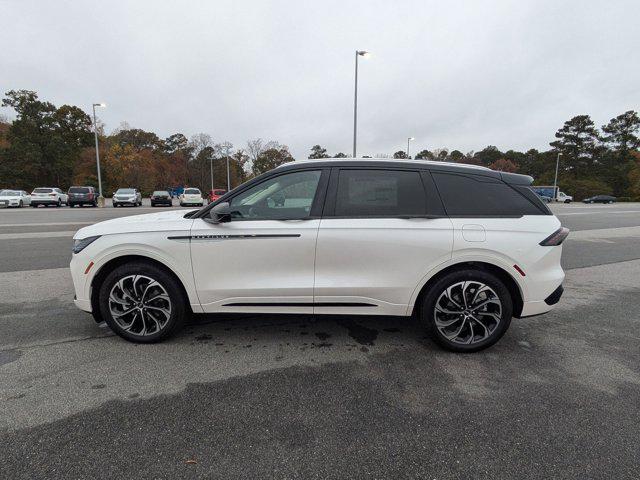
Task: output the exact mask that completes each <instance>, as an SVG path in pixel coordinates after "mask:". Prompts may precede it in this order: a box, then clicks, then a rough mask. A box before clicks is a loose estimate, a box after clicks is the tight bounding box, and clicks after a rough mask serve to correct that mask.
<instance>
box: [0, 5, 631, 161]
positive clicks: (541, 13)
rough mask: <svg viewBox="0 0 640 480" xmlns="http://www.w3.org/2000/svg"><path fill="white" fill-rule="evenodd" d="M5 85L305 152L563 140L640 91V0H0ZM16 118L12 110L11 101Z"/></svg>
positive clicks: (104, 114) (146, 121)
mask: <svg viewBox="0 0 640 480" xmlns="http://www.w3.org/2000/svg"><path fill="white" fill-rule="evenodd" d="M0 12H1V14H0V15H1V18H2V20H1V27H0V88H2V91H3V92H6V91H8V90H10V89H29V90H35V91H37V92H38V94H39V95H40V97H41V98H42V99H44V100H49V101H52V102H53V103H54V104H56V105H60V104H63V103H69V104H73V105H78V106H80V107H82V108H84V109H85V110H86V111H87V112H89V111H90V108H91V107H90V106H91V103H92V102H94V101H95V102H98V101H104V102H106V103H107V104H108V108H107V109H104V110H101V111H100V113H99V115H100V117H101V118H102V120H103V121H104V122H105V123H106V127H107V131H111V130H113V129H114V128H116V127H118V125H119V124H120V122H123V121H126V122H127V123H128V124H129V125H131V126H132V127H137V128H142V129H144V130H150V131H154V132H156V133H157V134H158V135H160V136H161V137H166V136H168V135H170V134H172V133H176V132H181V133H184V134H185V135H187V136H191V135H193V134H195V133H200V132H206V133H209V134H211V135H212V137H213V138H214V140H216V141H220V142H221V141H224V140H229V141H231V142H233V143H234V145H235V146H242V145H244V144H245V142H246V140H247V139H250V138H256V137H262V138H264V139H267V140H277V141H279V142H281V143H284V144H286V145H289V147H290V149H291V152H292V153H293V155H294V156H296V157H299V158H306V156H307V155H308V151H309V148H310V147H311V146H312V145H314V144H317V143H319V144H321V145H323V146H324V147H326V148H327V149H328V151H329V153H332V154H333V153H336V152H339V151H342V152H345V153H350V152H351V143H352V135H353V84H354V51H355V50H356V49H364V50H370V51H371V52H372V54H373V55H372V57H371V58H369V59H366V60H361V61H360V84H359V109H358V125H359V128H358V132H359V134H358V139H359V141H358V153H359V154H360V155H365V154H370V155H373V154H379V153H388V154H391V153H393V152H394V151H396V150H400V149H402V150H404V149H406V139H407V137H408V136H414V137H416V140H415V142H413V143H412V147H411V149H412V152H415V151H417V150H421V149H423V148H427V149H430V150H432V149H435V148H442V147H447V148H449V149H453V148H457V149H460V150H462V151H464V152H467V151H469V150H480V149H482V148H484V147H485V146H486V145H489V144H491V145H496V146H498V147H499V148H500V149H502V150H507V149H510V148H513V149H528V148H530V147H534V148H539V149H547V148H549V147H548V143H549V141H551V140H553V134H554V132H555V131H556V130H557V129H558V128H559V127H561V126H562V124H563V122H564V121H565V120H567V119H569V118H571V117H572V116H574V115H578V114H585V113H586V114H590V115H591V116H592V118H593V119H594V121H595V122H596V124H597V125H598V126H600V125H602V124H603V123H605V122H607V121H608V120H609V119H610V118H612V117H613V116H615V115H618V114H620V113H622V112H624V111H626V110H629V109H634V110H637V109H638V108H639V105H638V102H639V101H640V66H639V63H638V58H639V55H640V28H639V19H640V2H639V1H638V0H630V1H615V0H611V1H588V0H582V1H575V2H573V1H557V0H554V1H534V0H532V1H524V0H513V1H488V0H487V1H466V2H463V1H459V2H456V1H445V0H439V1H425V0H422V1H420V0H417V1H362V2H356V1H352V2H350V1H345V0H339V1H333V0H322V1H315V2H311V1H309V2H307V1H301V0H299V1H242V0H234V1H221V0H215V1H200V2H197V1H189V2H186V1H185V2H169V1H161V0H153V1H141V0H138V1H135V2H134V1H129V2H125V1H110V0H102V1H95V2H94V1H79V0H78V1H74V2H71V1H60V0H58V1H45V0H41V1H29V0H0ZM0 114H4V115H8V116H9V117H10V118H11V115H10V112H9V111H8V110H7V109H0Z"/></svg>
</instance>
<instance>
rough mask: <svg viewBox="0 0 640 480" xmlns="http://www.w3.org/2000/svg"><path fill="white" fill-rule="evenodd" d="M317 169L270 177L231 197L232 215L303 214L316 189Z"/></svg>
mask: <svg viewBox="0 0 640 480" xmlns="http://www.w3.org/2000/svg"><path fill="white" fill-rule="evenodd" d="M320 174H321V171H320V170H314V171H308V172H307V171H305V172H294V173H287V174H284V175H279V176H277V177H272V178H270V179H268V180H265V181H264V182H261V183H259V184H258V185H255V186H253V187H251V188H249V189H248V190H245V191H244V192H242V193H240V194H238V195H236V196H235V197H233V198H232V199H231V202H230V207H231V217H232V218H235V219H248V220H287V219H298V218H306V217H308V216H309V213H310V212H311V205H312V204H313V199H314V197H315V195H316V190H317V189H318V182H319V181H320Z"/></svg>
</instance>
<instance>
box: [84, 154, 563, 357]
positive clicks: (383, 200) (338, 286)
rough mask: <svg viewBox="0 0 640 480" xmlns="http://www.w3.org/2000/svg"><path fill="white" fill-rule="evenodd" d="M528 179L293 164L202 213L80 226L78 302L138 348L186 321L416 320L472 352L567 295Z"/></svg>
mask: <svg viewBox="0 0 640 480" xmlns="http://www.w3.org/2000/svg"><path fill="white" fill-rule="evenodd" d="M531 181H532V179H531V177H528V176H524V175H516V174H510V173H502V172H495V171H492V170H489V169H486V168H483V167H473V166H464V165H460V164H447V163H443V162H427V161H393V162H390V161H382V160H375V161H372V160H344V159H341V160H338V159H335V160H329V161H326V160H322V161H301V162H294V163H290V164H287V165H284V166H281V167H278V168H276V169H274V170H272V171H270V172H268V173H266V174H264V175H261V176H259V177H257V178H254V179H253V180H251V181H249V182H247V183H245V184H244V185H241V186H240V187H238V188H236V189H235V190H234V191H232V192H230V193H229V194H227V196H225V197H224V201H217V202H214V203H213V204H211V205H209V206H207V207H205V208H202V209H200V210H192V211H190V212H188V213H186V214H185V212H184V211H170V212H162V213H154V214H148V215H140V216H134V217H125V218H120V219H114V220H109V221H107V222H102V223H98V224H95V225H92V226H89V227H85V228H82V229H81V230H79V231H78V232H77V233H76V235H75V237H74V242H75V243H74V249H73V251H74V254H73V258H72V260H71V273H72V276H73V282H74V285H75V293H76V298H75V303H76V305H77V306H78V307H79V308H80V309H82V310H85V311H87V312H92V313H93V316H94V318H95V319H96V320H97V321H101V320H105V321H106V322H107V323H108V325H109V326H110V327H111V328H112V329H113V330H114V331H115V332H116V333H117V334H118V335H120V336H122V337H124V338H126V339H127V340H131V341H135V342H155V341H158V340H161V339H164V338H166V337H168V336H169V335H171V334H173V333H175V332H176V331H177V330H178V329H179V328H180V327H181V326H182V324H183V322H184V320H185V317H186V316H187V314H188V313H190V312H194V313H204V312H269V313H297V314H340V315H351V314H358V315H361V314H367V315H397V316H410V315H416V316H418V317H419V318H420V319H421V320H422V321H423V322H424V324H425V325H426V327H427V328H428V330H429V331H430V333H431V335H432V337H433V338H434V339H435V340H436V341H437V342H438V343H439V344H440V345H442V346H443V347H445V348H448V349H450V350H455V351H475V350H481V349H483V348H486V347H488V346H490V345H492V344H493V343H495V342H496V341H497V340H498V339H499V338H500V337H501V336H502V335H503V334H504V333H505V331H506V330H507V328H508V327H509V323H510V322H511V318H512V317H513V316H515V317H526V316H531V315H537V314H540V313H544V312H547V311H549V310H551V309H552V308H553V305H554V304H556V303H557V302H558V300H559V299H560V296H561V294H562V281H563V279H564V272H563V271H562V268H561V267H560V256H561V253H562V247H561V243H562V241H563V240H564V239H565V237H566V236H567V234H568V230H567V229H566V228H562V227H561V225H560V222H559V220H558V219H557V218H556V217H555V216H554V215H553V214H552V213H551V212H550V211H549V209H548V208H547V207H546V206H545V205H544V204H543V203H542V202H541V201H540V199H539V198H538V197H537V195H536V194H535V193H533V191H531V190H530V188H529V185H530V184H531ZM213 272H217V273H216V274H214V273H213Z"/></svg>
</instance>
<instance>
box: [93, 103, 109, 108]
mask: <svg viewBox="0 0 640 480" xmlns="http://www.w3.org/2000/svg"><path fill="white" fill-rule="evenodd" d="M93 106H94V107H106V106H107V104H106V103H94V104H93Z"/></svg>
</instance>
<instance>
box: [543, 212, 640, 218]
mask: <svg viewBox="0 0 640 480" xmlns="http://www.w3.org/2000/svg"><path fill="white" fill-rule="evenodd" d="M594 213H606V214H607V215H608V214H610V213H640V210H599V211H593V210H592V211H589V212H568V213H560V212H556V214H555V215H556V217H564V216H566V215H593V214H594Z"/></svg>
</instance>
